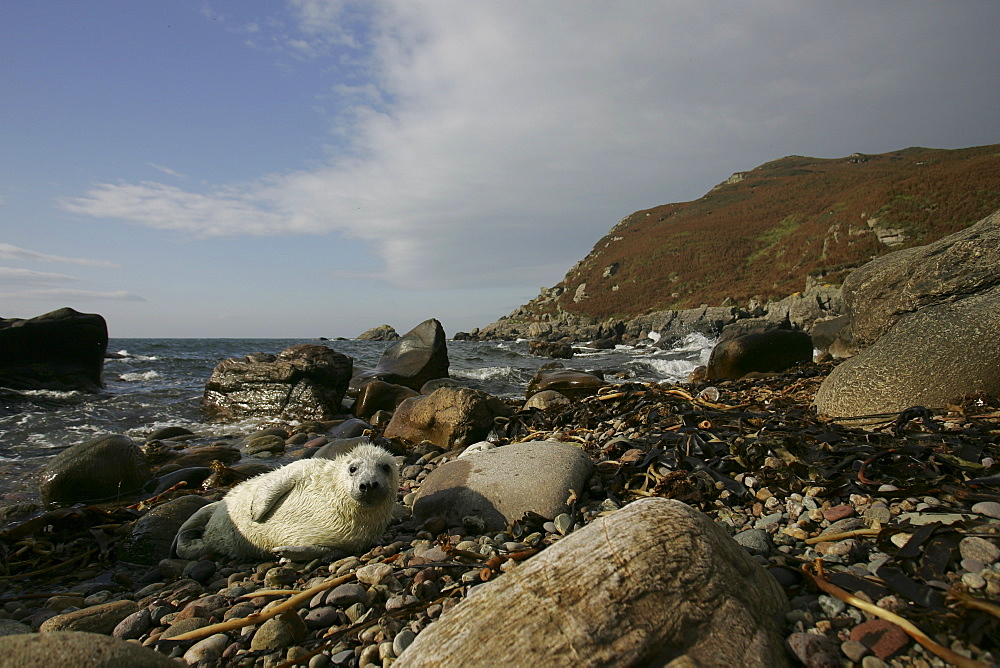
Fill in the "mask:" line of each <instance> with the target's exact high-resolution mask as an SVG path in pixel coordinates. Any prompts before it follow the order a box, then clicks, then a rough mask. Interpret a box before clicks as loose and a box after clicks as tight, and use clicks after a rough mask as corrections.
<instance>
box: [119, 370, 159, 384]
mask: <svg viewBox="0 0 1000 668" xmlns="http://www.w3.org/2000/svg"><path fill="white" fill-rule="evenodd" d="M118 377H119V378H120V379H122V380H124V381H126V382H129V383H140V382H142V381H144V380H154V379H156V378H159V377H160V374H159V372H157V371H137V372H135V373H123V374H121V375H120V376H118Z"/></svg>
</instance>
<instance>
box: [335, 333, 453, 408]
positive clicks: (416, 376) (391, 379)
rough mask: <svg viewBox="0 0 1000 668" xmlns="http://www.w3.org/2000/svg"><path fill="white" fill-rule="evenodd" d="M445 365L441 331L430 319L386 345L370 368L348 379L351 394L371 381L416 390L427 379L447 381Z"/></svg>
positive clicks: (446, 354)
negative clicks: (376, 362) (382, 381)
mask: <svg viewBox="0 0 1000 668" xmlns="http://www.w3.org/2000/svg"><path fill="white" fill-rule="evenodd" d="M448 366H449V361H448V346H447V341H446V339H445V334H444V328H442V327H441V323H440V322H438V321H437V320H435V319H434V318H431V319H429V320H425V321H423V322H422V323H420V324H419V325H417V326H416V327H414V328H413V329H411V330H410V331H409V332H407V333H406V334H404V335H403V337H402V338H400V339H399V340H398V341H396V342H395V343H394V344H392V345H391V346H389V347H388V348H387V349H386V351H385V352H384V353H382V357H381V358H380V359H379V361H378V364H376V365H375V368H374V369H368V370H365V371H362V372H361V373H359V374H357V375H355V376H354V378H353V379H351V392H352V393H356V392H358V391H359V390H360V389H361V387H362V386H363V385H364V384H365V383H366V382H368V381H369V380H370V379H372V378H375V379H378V380H384V381H385V382H387V383H394V384H396V385H405V386H406V387H409V388H410V389H413V390H416V391H420V387H421V386H422V385H423V384H424V383H426V382H427V381H429V380H432V379H434V378H447V377H448Z"/></svg>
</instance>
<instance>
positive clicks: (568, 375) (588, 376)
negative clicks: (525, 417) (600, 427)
mask: <svg viewBox="0 0 1000 668" xmlns="http://www.w3.org/2000/svg"><path fill="white" fill-rule="evenodd" d="M607 384H608V383H607V382H605V380H604V378H603V374H601V373H600V372H598V371H573V370H572V369H539V370H538V371H537V372H536V373H535V375H534V377H532V379H531V380H530V381H529V382H528V389H527V392H526V393H525V394H526V396H527V397H528V398H529V399H530V398H531V397H532V395H535V394H537V393H539V392H544V391H545V390H554V391H556V392H559V393H560V394H562V395H564V396H566V397H568V398H570V399H579V398H580V397H587V396H590V395H593V394H597V391H598V390H600V389H601V388H602V387H604V386H605V385H607Z"/></svg>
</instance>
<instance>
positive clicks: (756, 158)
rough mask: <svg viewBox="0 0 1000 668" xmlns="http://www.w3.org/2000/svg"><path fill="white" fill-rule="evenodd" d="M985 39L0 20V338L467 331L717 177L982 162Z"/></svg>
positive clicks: (297, 14)
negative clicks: (900, 160) (84, 328)
mask: <svg viewBox="0 0 1000 668" xmlns="http://www.w3.org/2000/svg"><path fill="white" fill-rule="evenodd" d="M997 25H1000V3H996V2H994V1H992V0H989V1H982V2H974V1H967V2H953V3H941V2H932V1H919V0H918V1H915V2H883V3H867V2H842V3H828V2H801V1H800V0H770V1H767V2H763V1H761V2H755V1H748V2H740V3H733V2H729V1H728V0H727V1H722V0H703V1H701V2H697V3H692V2H686V1H685V2H680V1H676V2H671V1H663V2H649V1H648V0H635V1H629V0H626V1H625V2H621V3H606V2H591V1H589V0H572V1H569V2H544V3H539V2H443V1H441V2H429V1H427V2H425V1H421V0H400V1H399V2H392V1H385V2H382V1H371V2H357V3H353V2H347V1H325V2H324V1H320V0H293V1H289V2H278V1H276V0H275V1H268V2H263V1H252V0H229V1H212V0H204V1H203V0H192V1H190V2H188V1H184V0H176V1H173V2H169V3H166V2H155V3H154V2H126V1H124V0H106V1H103V2H78V1H72V2H64V1H60V0H46V1H45V2H8V3H3V4H2V5H0V58H2V63H3V67H2V68H0V86H2V91H3V94H2V97H0V133H2V134H0V317H8V318H9V317H21V318H24V317H32V316H35V315H40V314H42V313H45V312H48V311H51V310H54V309H56V308H60V307H62V306H70V307H73V308H75V309H77V310H80V311H84V312H92V313H101V314H102V315H104V317H105V318H106V319H107V320H108V326H109V331H110V333H111V336H112V337H174V336H176V337H216V336H221V337H303V338H310V337H317V336H327V337H333V336H349V337H353V336H356V335H357V334H359V333H360V332H362V331H364V330H365V329H367V328H369V327H373V326H375V325H379V324H382V323H388V324H390V325H392V326H394V327H395V328H396V329H397V330H399V331H400V332H403V331H405V330H407V329H409V328H410V327H412V326H414V325H415V324H417V323H418V322H420V321H422V320H424V319H426V318H429V317H436V318H438V319H440V320H441V321H442V323H443V324H444V327H445V331H446V332H447V333H448V334H449V335H451V334H453V333H455V332H456V331H461V330H464V331H468V330H471V329H472V328H474V327H477V326H483V325H486V324H488V323H490V322H492V321H494V320H496V319H497V318H498V317H500V316H502V315H504V314H506V313H508V312H510V311H511V310H512V309H514V308H515V307H517V306H519V305H521V304H523V303H525V302H527V301H528V300H530V299H531V298H532V297H534V296H535V295H536V294H537V293H538V290H539V288H540V287H541V286H550V285H553V284H555V283H557V282H558V281H559V280H560V279H561V278H562V276H563V275H564V274H565V272H566V271H567V270H568V269H569V268H570V267H571V266H572V265H573V263H574V262H576V261H577V260H579V259H581V258H582V257H583V256H584V255H585V254H586V253H587V252H588V251H589V250H590V248H591V247H592V246H593V244H594V243H595V242H596V241H597V240H598V239H599V238H600V237H601V236H603V235H604V234H605V233H606V232H607V231H608V230H609V229H610V228H611V227H612V226H613V225H614V224H615V223H616V222H617V221H618V220H619V219H620V218H622V217H623V216H625V215H627V214H629V213H631V212H632V211H635V210H638V209H642V208H647V207H650V206H655V205H658V204H664V203H667V202H677V201H687V200H690V199H695V198H697V197H700V196H701V195H703V194H704V193H705V192H707V191H708V190H709V189H710V188H711V187H712V186H713V185H715V184H717V183H719V182H721V181H723V180H725V179H726V178H727V177H728V176H729V175H730V174H731V173H732V172H735V171H742V170H746V169H750V168H752V167H754V166H756V165H758V164H761V163H763V162H766V161H768V160H772V159H775V158H778V157H782V156H785V155H792V154H798V155H812V156H817V157H841V156H846V155H849V154H851V153H853V152H856V151H859V152H865V153H879V152H884V151H891V150H895V149H901V148H906V147H908V146H929V147H935V148H961V147H966V146H977V145H983V144H992V143H997V142H1000V133H998V129H1000V49H998V48H997V46H996V38H995V29H996V26H997ZM665 270H666V269H665Z"/></svg>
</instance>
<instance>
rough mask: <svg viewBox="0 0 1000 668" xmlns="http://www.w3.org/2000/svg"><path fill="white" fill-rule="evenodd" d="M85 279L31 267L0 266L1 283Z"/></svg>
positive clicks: (54, 281)
mask: <svg viewBox="0 0 1000 668" xmlns="http://www.w3.org/2000/svg"><path fill="white" fill-rule="evenodd" d="M81 280H83V279H81V278H77V277H76V276H67V275H66V274H53V273H49V272H44V271H32V270H30V269H15V268H13V267H0V284H3V283H18V284H20V283H65V282H71V281H81Z"/></svg>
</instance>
